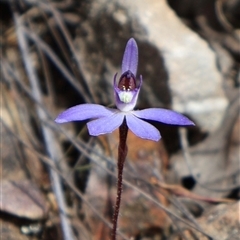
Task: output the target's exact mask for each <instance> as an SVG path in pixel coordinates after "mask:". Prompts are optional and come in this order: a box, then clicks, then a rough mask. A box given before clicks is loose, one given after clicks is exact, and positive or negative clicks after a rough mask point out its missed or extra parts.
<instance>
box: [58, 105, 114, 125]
mask: <svg viewBox="0 0 240 240" xmlns="http://www.w3.org/2000/svg"><path fill="white" fill-rule="evenodd" d="M115 111H116V110H114V109H110V108H106V107H104V106H102V105H98V104H88V103H86V104H80V105H77V106H75V107H71V108H69V109H67V110H66V111H64V112H62V113H60V114H59V116H58V117H57V118H56V119H55V122H57V123H66V122H71V121H81V120H86V119H89V118H100V117H107V116H111V115H113V113H114V112H115Z"/></svg>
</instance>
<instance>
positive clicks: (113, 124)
mask: <svg viewBox="0 0 240 240" xmlns="http://www.w3.org/2000/svg"><path fill="white" fill-rule="evenodd" d="M123 119H124V114H122V113H115V114H113V115H111V116H108V117H103V118H99V119H97V120H93V121H91V122H88V123H87V127H88V131H89V134H90V135H92V136H98V135H101V134H106V133H111V132H113V131H114V130H116V129H117V128H118V127H119V126H120V125H121V124H122V122H123Z"/></svg>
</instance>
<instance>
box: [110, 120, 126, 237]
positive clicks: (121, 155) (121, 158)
mask: <svg viewBox="0 0 240 240" xmlns="http://www.w3.org/2000/svg"><path fill="white" fill-rule="evenodd" d="M127 134H128V126H127V124H126V120H124V121H123V123H122V125H121V126H120V128H119V146H118V179H117V198H116V203H115V209H114V214H113V219H112V223H113V228H112V240H116V235H117V233H116V232H117V223H118V215H119V209H120V204H121V196H122V179H123V167H124V162H125V159H126V156H127V143H126V141H127Z"/></svg>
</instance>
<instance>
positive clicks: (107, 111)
mask: <svg viewBox="0 0 240 240" xmlns="http://www.w3.org/2000/svg"><path fill="white" fill-rule="evenodd" d="M137 66H138V47H137V43H136V41H135V40H134V39H133V38H131V39H130V40H129V41H128V42H127V45H126V48H125V52H124V56H123V60H122V75H121V77H120V79H119V81H118V82H117V74H115V76H114V87H113V90H114V97H115V104H116V107H117V109H113V108H108V107H105V106H102V105H99V104H89V103H87V104H80V105H77V106H74V107H71V108H69V109H67V110H66V111H64V112H62V113H61V114H60V115H59V116H58V117H57V118H56V119H55V122H57V123H66V122H72V121H82V120H86V119H95V120H92V121H90V122H88V123H87V128H88V131H89V134H90V135H92V136H98V135H101V134H107V133H111V132H113V131H114V130H116V129H117V128H119V127H120V126H121V124H122V123H123V121H124V120H126V124H127V126H128V128H129V129H130V130H131V131H132V132H133V133H134V134H135V135H136V136H138V137H140V138H143V139H149V140H153V141H159V140H160V138H161V135H160V132H159V131H158V129H157V128H155V127H154V126H153V125H151V124H150V123H148V122H146V121H145V120H153V121H158V122H161V123H165V124H172V125H180V126H187V125H195V124H194V123H193V122H192V121H191V120H189V119H188V118H187V117H185V116H183V115H182V114H180V113H178V112H175V111H172V110H168V109H163V108H148V109H144V110H134V108H135V106H136V103H137V99H138V95H139V92H140V88H141V85H142V82H143V80H142V76H140V78H139V80H138V81H137V79H136V73H137Z"/></svg>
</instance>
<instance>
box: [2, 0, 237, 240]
mask: <svg viewBox="0 0 240 240" xmlns="http://www.w3.org/2000/svg"><path fill="white" fill-rule="evenodd" d="M0 9H1V15H0V25H1V53H0V54H1V83H0V84H1V116H0V119H1V129H0V131H1V209H0V211H1V217H0V221H1V239H3V240H5V239H6V240H16V239H18V240H25V239H26V240H28V239H34V240H35V239H36V240H38V239H46V240H47V239H59V240H61V239H81V240H90V239H93V240H95V239H96V240H98V239H110V231H111V218H112V214H113V208H114V203H115V197H116V157H117V146H118V131H116V132H114V133H112V134H109V135H107V136H101V137H90V136H89V135H88V132H87V129H86V126H85V123H86V122H77V123H69V124H63V125H57V124H56V123H55V122H54V119H55V118H56V116H57V115H58V114H59V113H60V112H61V111H63V110H65V109H66V108H69V107H71V106H74V105H77V104H81V103H97V104H102V105H105V106H110V105H111V106H113V104H114V99H113V89H112V86H113V76H114V74H115V73H118V76H120V74H121V61H122V56H123V52H124V49H125V46H126V43H127V41H128V39H129V38H131V37H133V38H135V40H136V42H137V44H138V47H139V66H138V74H137V78H139V75H142V76H143V86H142V89H141V92H140V96H139V100H138V104H137V109H143V108H149V107H162V108H168V109H173V110H176V111H179V112H181V113H182V114H185V115H186V116H188V117H189V118H190V119H191V120H193V121H194V122H195V123H196V126H195V127H188V128H184V129H181V128H179V127H178V126H169V125H164V124H159V123H155V122H151V123H152V124H153V125H154V126H156V127H157V128H158V129H159V130H160V132H161V135H162V139H161V141H159V142H157V143H155V142H151V141H147V140H143V139H138V138H137V137H136V136H134V135H133V134H131V132H130V133H129V137H128V149H129V150H128V156H127V161H126V165H125V169H124V180H125V181H124V186H123V197H122V204H121V209H120V217H119V226H118V239H132V240H162V239H173V240H182V239H187V240H192V239H202V240H205V239H217V240H223V239H226V240H227V239H228V240H234V239H239V238H238V237H239V234H240V231H239V205H238V201H239V197H240V194H239V188H240V179H239V176H240V175H239V171H240V163H239V160H240V159H239V158H240V157H239V156H240V152H239V149H240V148H239V145H240V139H239V136H240V134H239V131H240V118H239V103H240V102H239V84H240V75H239V69H240V68H239V66H240V21H239V19H240V1H239V0H211V1H209V0H178V1H174V0H139V1H126V0H89V1H87V0H78V1H77V0H43V1H37V0H11V1H10V0H9V1H7V0H0ZM210 223H211V224H210Z"/></svg>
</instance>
